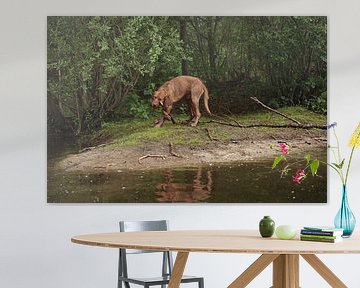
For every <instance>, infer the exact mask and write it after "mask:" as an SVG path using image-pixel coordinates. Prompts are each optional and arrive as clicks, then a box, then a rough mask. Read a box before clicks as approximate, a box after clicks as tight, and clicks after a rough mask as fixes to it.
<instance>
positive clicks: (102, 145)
mask: <svg viewBox="0 0 360 288" xmlns="http://www.w3.org/2000/svg"><path fill="white" fill-rule="evenodd" d="M113 143H114V142H110V143H106V144H100V145H97V146H91V147H85V148H84V149H81V150H80V151H79V153H83V152H86V151H91V150H94V149H96V148H100V147H104V146H106V145H110V144H113Z"/></svg>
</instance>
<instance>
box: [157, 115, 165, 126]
mask: <svg viewBox="0 0 360 288" xmlns="http://www.w3.org/2000/svg"><path fill="white" fill-rule="evenodd" d="M164 122H165V117H164V116H162V117H161V118H160V119H157V120H156V121H155V124H156V125H155V127H156V128H160V127H161V126H162V125H163V124H164Z"/></svg>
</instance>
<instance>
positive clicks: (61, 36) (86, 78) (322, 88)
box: [47, 16, 327, 203]
mask: <svg viewBox="0 0 360 288" xmlns="http://www.w3.org/2000/svg"><path fill="white" fill-rule="evenodd" d="M47 33H48V35H47V133H48V138H47V139H48V161H47V162H48V163H47V164H48V178H47V180H48V183H47V201H48V203H326V202H327V169H326V165H322V164H321V163H322V162H325V161H326V159H327V17H324V16H246V17H245V16H231V17H229V16H49V17H48V19H47Z"/></svg>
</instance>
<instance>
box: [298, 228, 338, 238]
mask: <svg viewBox="0 0 360 288" xmlns="http://www.w3.org/2000/svg"><path fill="white" fill-rule="evenodd" d="M300 234H302V235H318V236H341V235H342V234H343V230H342V229H341V230H333V231H330V230H314V229H307V227H306V228H305V227H304V229H301V232H300Z"/></svg>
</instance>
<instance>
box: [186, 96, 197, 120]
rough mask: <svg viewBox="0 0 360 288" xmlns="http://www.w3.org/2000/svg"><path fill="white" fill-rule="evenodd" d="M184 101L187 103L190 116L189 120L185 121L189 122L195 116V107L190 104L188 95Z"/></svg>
mask: <svg viewBox="0 0 360 288" xmlns="http://www.w3.org/2000/svg"><path fill="white" fill-rule="evenodd" d="M186 103H187V105H188V109H189V115H190V118H189V120H187V123H190V122H191V121H193V119H194V117H195V109H194V105H193V104H192V100H191V97H190V96H189V97H188V98H187V99H186Z"/></svg>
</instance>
